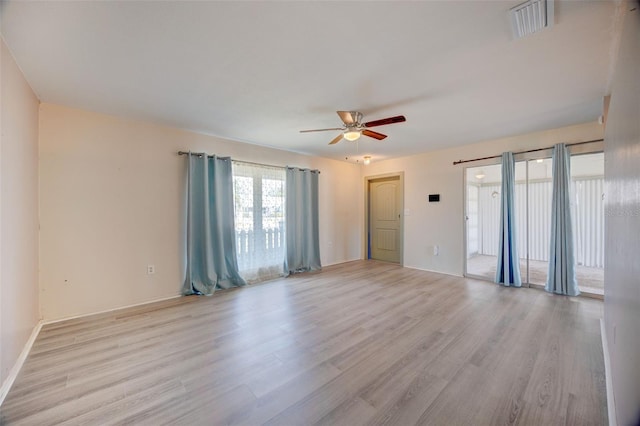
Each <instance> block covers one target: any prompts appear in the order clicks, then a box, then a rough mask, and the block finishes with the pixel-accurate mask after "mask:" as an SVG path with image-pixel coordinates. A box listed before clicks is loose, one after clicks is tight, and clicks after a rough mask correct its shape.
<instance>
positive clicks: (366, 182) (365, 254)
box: [362, 172, 404, 266]
mask: <svg viewBox="0 0 640 426" xmlns="http://www.w3.org/2000/svg"><path fill="white" fill-rule="evenodd" d="M391 177H397V178H398V180H399V184H400V247H399V249H400V263H399V264H400V266H404V172H393V173H384V174H381V175H372V176H365V177H364V232H363V234H362V258H363V259H365V260H367V259H368V258H369V250H368V248H369V183H370V182H371V181H375V180H378V179H385V178H391Z"/></svg>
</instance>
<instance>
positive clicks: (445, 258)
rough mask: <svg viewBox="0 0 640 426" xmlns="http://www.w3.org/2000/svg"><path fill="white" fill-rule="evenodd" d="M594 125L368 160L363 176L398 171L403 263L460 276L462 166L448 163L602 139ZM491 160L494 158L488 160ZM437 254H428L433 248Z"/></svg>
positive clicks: (599, 129)
mask: <svg viewBox="0 0 640 426" xmlns="http://www.w3.org/2000/svg"><path fill="white" fill-rule="evenodd" d="M602 132H603V128H602V126H601V125H599V124H598V123H587V124H582V125H577V126H570V127H564V128H560V129H554V130H548V131H544V132H536V133H530V134H526V135H520V136H514V137H509V138H504V139H498V140H493V141H485V142H480V143H476V144H472V145H466V146H462V147H457V148H450V149H446V150H441V151H433V152H428V153H424V154H420V155H414V156H411V157H402V158H397V159H391V160H385V161H381V162H373V163H371V164H370V165H369V166H367V167H365V168H363V175H364V176H365V177H366V176H375V175H379V174H384V173H391V172H399V171H404V179H405V181H404V182H405V188H404V203H405V206H404V207H405V213H408V214H407V215H405V217H404V220H405V230H404V265H405V266H408V267H412V268H419V269H428V270H432V271H437V272H443V273H446V274H453V275H462V273H463V265H464V263H463V262H464V242H463V226H464V222H463V212H464V199H463V198H464V197H463V186H464V185H463V183H464V167H465V166H474V167H475V166H479V165H483V164H488V163H489V162H486V161H485V162H484V163H483V162H474V163H468V164H461V165H457V166H454V165H453V162H454V161H457V160H461V159H472V158H478V157H486V156H490V155H499V154H501V153H502V152H503V151H514V152H515V151H522V150H527V149H532V148H542V147H547V146H552V145H554V144H556V143H560V142H565V143H570V142H579V141H586V140H593V139H600V138H602ZM494 162H495V161H494ZM429 194H440V202H438V203H429V202H428V195H429ZM435 245H438V246H439V247H440V250H439V252H440V254H439V255H438V256H434V255H433V246H435Z"/></svg>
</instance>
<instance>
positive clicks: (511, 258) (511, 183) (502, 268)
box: [496, 152, 522, 287]
mask: <svg viewBox="0 0 640 426" xmlns="http://www.w3.org/2000/svg"><path fill="white" fill-rule="evenodd" d="M515 187H516V176H515V161H514V159H513V153H512V152H504V153H503V154H502V189H501V199H500V246H499V249H498V267H497V270H496V283H498V284H502V285H504V286H507V287H509V286H512V287H521V286H522V279H521V277H520V258H519V257H518V244H517V238H516V237H517V236H516V214H515V208H514V206H515Z"/></svg>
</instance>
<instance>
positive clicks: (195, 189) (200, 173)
mask: <svg viewBox="0 0 640 426" xmlns="http://www.w3.org/2000/svg"><path fill="white" fill-rule="evenodd" d="M186 216H187V232H186V251H187V259H186V277H185V281H184V285H183V287H182V293H183V294H185V295H188V294H205V295H210V294H213V292H214V291H215V290H216V288H229V287H235V286H241V285H245V284H246V283H245V281H244V280H243V279H242V277H241V276H240V274H239V273H238V260H237V258H236V242H235V229H234V223H233V175H232V171H231V159H230V158H219V157H215V156H213V157H208V156H206V155H200V156H198V155H194V154H191V153H189V154H188V155H187V215H186Z"/></svg>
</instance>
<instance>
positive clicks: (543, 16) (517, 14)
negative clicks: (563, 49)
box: [509, 0, 553, 38]
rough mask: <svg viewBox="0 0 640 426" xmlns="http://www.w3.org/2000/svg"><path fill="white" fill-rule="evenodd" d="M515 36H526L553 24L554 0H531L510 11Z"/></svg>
mask: <svg viewBox="0 0 640 426" xmlns="http://www.w3.org/2000/svg"><path fill="white" fill-rule="evenodd" d="M509 16H510V18H511V27H512V29H513V36H514V37H515V38H522V37H526V36H528V35H530V34H533V33H535V32H536V31H540V30H541V29H543V28H545V27H550V26H552V25H553V0H529V1H527V2H525V3H522V4H520V5H518V6H516V7H514V8H513V9H511V10H510V11H509Z"/></svg>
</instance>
